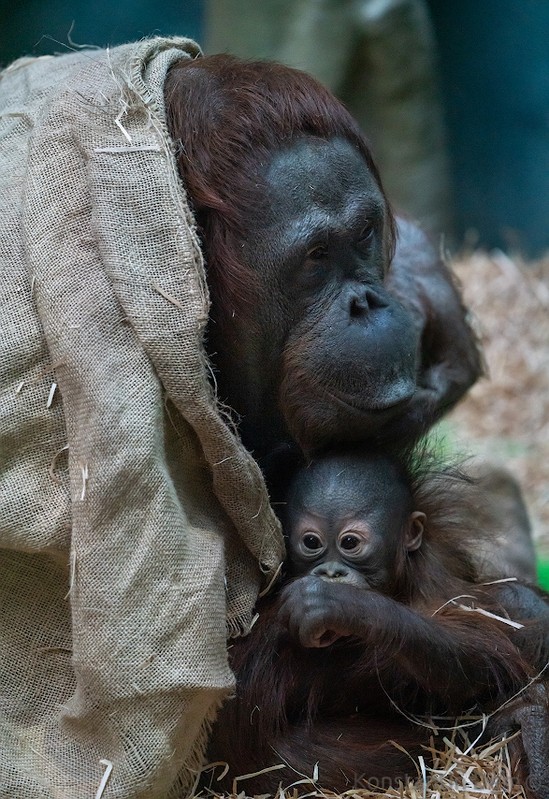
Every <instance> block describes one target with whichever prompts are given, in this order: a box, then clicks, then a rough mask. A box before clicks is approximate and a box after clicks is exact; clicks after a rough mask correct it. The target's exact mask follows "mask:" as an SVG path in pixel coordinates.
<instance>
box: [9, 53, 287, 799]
mask: <svg viewBox="0 0 549 799" xmlns="http://www.w3.org/2000/svg"><path fill="white" fill-rule="evenodd" d="M196 54H197V47H196V45H194V44H193V42H191V41H188V40H185V39H179V40H177V39H172V40H170V39H153V40H150V41H143V42H140V43H138V44H130V45H125V46H123V47H118V48H115V49H113V50H111V51H86V52H81V53H77V54H73V55H69V56H63V57H58V58H57V57H55V58H54V57H44V58H38V59H23V60H20V61H18V62H16V63H15V64H13V65H12V66H11V67H10V68H8V69H7V70H5V72H4V73H2V75H1V80H0V95H1V98H0V99H1V104H0V108H1V117H0V144H1V153H0V158H1V159H2V163H1V169H0V213H1V219H2V232H1V237H0V264H1V286H0V292H1V305H0V315H1V322H0V337H1V338H0V375H1V377H0V513H1V517H0V547H1V548H2V549H1V550H0V606H1V640H0V796H1V797H10V799H11V797H21V798H22V797H48V798H49V797H56V799H61V797H62V798H63V799H65V797H70V798H71V799H72V797H78V798H79V799H80V797H92V799H93V797H96V796H97V797H99V796H103V797H104V798H105V799H106V798H107V797H124V798H127V799H129V797H145V796H146V797H166V796H175V795H178V793H180V792H184V791H186V790H188V789H189V787H190V786H191V785H192V782H193V779H194V776H195V769H196V767H197V765H198V763H199V762H200V759H201V756H202V754H203V746H204V738H205V731H206V730H207V726H208V722H209V721H210V720H211V719H212V717H213V715H214V713H215V709H216V707H217V705H218V703H219V702H220V700H221V699H222V698H223V697H225V696H226V695H227V693H228V692H229V691H230V690H231V687H232V684H233V678H232V675H231V673H230V671H229V668H228V665H227V658H226V631H227V625H228V630H229V632H230V633H231V634H238V633H239V632H240V631H242V630H245V629H246V627H247V626H248V625H249V623H250V617H251V611H252V607H253V603H254V600H255V597H256V594H257V591H258V589H259V587H260V585H261V584H264V583H266V582H268V581H269V579H270V577H271V576H272V574H273V572H274V570H275V569H276V567H277V565H278V563H279V560H280V558H281V555H282V541H281V537H280V533H279V529H278V524H277V522H276V519H275V517H274V516H273V513H272V511H271V508H270V506H269V502H268V497H267V493H266V490H265V486H264V484H263V481H262V478H261V475H260V472H259V470H258V468H257V465H256V464H255V462H254V461H253V460H252V458H251V457H250V456H249V454H248V453H247V452H246V451H245V450H244V449H243V447H242V446H241V444H240V442H239V440H238V438H237V437H236V436H235V434H234V432H233V431H232V430H231V429H230V427H229V426H228V425H227V424H226V422H225V420H224V419H223V418H222V416H221V415H220V413H219V411H218V408H217V406H216V402H215V397H214V394H213V391H212V389H211V387H210V382H209V380H208V369H209V367H208V362H207V359H206V356H205V354H204V349H203V334H204V327H205V323H206V320H207V315H208V307H209V302H208V293H207V287H206V283H205V276H204V269H203V264H202V259H201V254H200V251H199V246H198V242H197V239H196V235H195V232H194V229H193V221H192V218H191V214H190V212H189V208H188V205H187V202H186V199H185V193H184V189H183V186H182V185H181V183H180V180H179V178H178V174H177V171H176V165H175V160H174V157H173V143H172V142H171V140H170V138H169V136H168V133H167V129H166V125H165V115H164V107H163V95H162V87H163V83H164V78H165V74H166V70H167V68H168V66H169V65H170V64H171V63H172V62H173V61H174V60H176V59H180V58H182V57H188V56H189V55H191V56H195V55H196ZM188 112H189V114H192V113H193V109H192V108H189V109H188ZM227 179H228V180H229V179H230V176H228V177H227ZM102 761H104V762H102ZM103 776H105V778H107V777H108V779H107V782H106V785H104V784H102V783H104V782H105V780H103V779H102V778H103Z"/></svg>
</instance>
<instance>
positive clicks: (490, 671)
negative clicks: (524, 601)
mask: <svg viewBox="0 0 549 799" xmlns="http://www.w3.org/2000/svg"><path fill="white" fill-rule="evenodd" d="M440 604H443V603H442V602H441V603H440ZM278 619H279V621H280V622H281V623H282V624H284V625H286V626H287V628H288V630H289V632H290V635H291V636H292V637H293V638H295V639H297V640H299V642H300V644H301V645H302V646H303V647H308V648H309V647H325V646H329V645H330V644H332V643H333V642H334V641H336V640H338V639H339V638H344V637H348V636H352V637H353V638H356V639H358V640H359V641H361V642H362V643H363V644H364V657H366V656H368V654H370V657H371V659H372V661H373V660H374V658H375V661H376V662H377V663H378V664H379V666H380V667H383V665H384V664H390V668H391V671H399V672H402V673H403V674H404V675H406V676H407V677H408V678H411V679H413V680H414V681H416V683H417V684H418V685H419V687H420V688H422V689H423V690H425V691H428V692H430V693H432V694H437V695H438V696H442V697H444V698H445V699H446V700H447V701H448V703H449V705H453V704H456V705H458V704H459V705H460V706H461V707H463V702H464V700H465V699H467V698H470V699H474V698H475V697H477V696H486V695H487V694H488V695H492V694H493V695H494V697H495V696H499V695H507V696H508V695H509V691H513V690H514V686H519V685H520V684H523V683H524V680H525V679H527V673H526V671H525V666H524V664H523V661H522V658H521V656H520V653H519V651H518V650H517V648H516V647H515V645H514V644H513V642H512V640H511V635H512V628H508V630H509V631H510V632H508V630H506V629H505V625H504V624H503V623H500V622H498V621H495V620H493V619H491V618H487V617H485V616H483V615H481V614H477V613H471V612H467V611H464V610H461V609H459V608H456V607H453V606H446V607H444V608H442V609H441V611H440V612H439V613H436V614H435V615H427V614H425V615H424V614H423V613H421V612H419V611H418V610H415V609H414V608H413V607H408V606H406V605H404V604H402V603H400V602H397V601H395V600H394V599H391V598H390V597H388V596H385V595H383V594H381V593H378V592H375V591H372V590H369V589H364V588H358V587H356V586H354V585H348V584H342V583H338V582H337V580H324V579H321V578H318V577H316V576H312V575H306V576H305V577H301V578H299V579H297V580H295V581H294V582H292V583H290V584H289V585H287V586H286V587H285V588H284V589H283V591H282V594H281V597H280V607H279V612H278Z"/></svg>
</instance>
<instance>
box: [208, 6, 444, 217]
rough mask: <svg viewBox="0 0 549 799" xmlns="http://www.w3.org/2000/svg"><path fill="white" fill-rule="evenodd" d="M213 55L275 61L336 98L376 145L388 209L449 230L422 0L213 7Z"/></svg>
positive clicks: (432, 54) (439, 116)
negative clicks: (307, 76) (307, 75)
mask: <svg viewBox="0 0 549 799" xmlns="http://www.w3.org/2000/svg"><path fill="white" fill-rule="evenodd" d="M206 9H207V10H206V50H207V52H210V53H211V52H222V51H230V52H232V53H235V54H236V55H239V56H242V57H245V58H272V59H275V60H278V61H282V62H284V63H286V64H290V65H291V66H295V67H297V68H299V69H304V70H306V71H307V72H310V73H311V74H313V75H315V76H316V77H317V78H318V79H319V80H321V81H322V82H323V83H324V84H325V85H327V86H328V87H329V88H330V89H331V90H332V91H334V92H335V93H336V94H337V95H338V96H340V97H341V98H342V99H343V100H344V102H345V103H346V104H347V106H348V107H349V108H350V110H351V112H352V113H353V114H354V115H355V116H356V117H357V119H358V121H359V122H360V124H361V126H362V127H363V129H364V130H365V132H366V133H367V135H368V136H369V137H370V139H371V141H372V143H373V149H374V153H375V155H376V159H377V161H378V163H379V166H380V169H381V173H382V176H383V182H384V185H385V188H386V189H387V192H388V194H389V197H390V199H391V201H392V203H393V204H394V205H395V206H396V207H397V208H398V209H399V210H402V211H404V212H406V213H408V214H410V215H411V216H413V217H415V218H416V219H418V220H419V221H420V222H421V223H422V224H423V225H424V227H425V228H426V229H427V230H429V231H431V232H434V233H438V232H444V233H447V232H448V231H449V218H450V213H449V204H450V201H449V190H448V178H447V165H446V152H445V144H444V134H443V123H442V112H441V108H440V103H439V99H438V92H437V85H436V68H435V61H436V57H435V46H434V42H433V36H432V31H431V25H430V20H429V16H428V13H427V11H426V9H425V5H424V3H423V0H361V2H353V1H352V0H262V2H261V3H253V4H252V3H250V2H249V0H208V1H207V3H206Z"/></svg>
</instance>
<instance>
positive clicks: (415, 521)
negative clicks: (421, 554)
mask: <svg viewBox="0 0 549 799" xmlns="http://www.w3.org/2000/svg"><path fill="white" fill-rule="evenodd" d="M426 521H427V516H426V515H425V514H424V513H422V512H421V511H420V510H415V511H414V512H413V513H411V514H410V518H409V519H408V529H407V531H406V539H405V542H404V544H405V547H406V549H407V551H408V552H415V550H416V549H419V548H420V546H421V544H422V542H423V529H424V525H425V522H426Z"/></svg>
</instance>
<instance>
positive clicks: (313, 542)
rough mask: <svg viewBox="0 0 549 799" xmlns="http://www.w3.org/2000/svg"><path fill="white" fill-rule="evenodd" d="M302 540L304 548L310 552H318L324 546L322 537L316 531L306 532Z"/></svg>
mask: <svg viewBox="0 0 549 799" xmlns="http://www.w3.org/2000/svg"><path fill="white" fill-rule="evenodd" d="M302 540H303V546H304V548H305V549H308V550H309V551H310V552H317V551H318V550H319V549H322V547H323V546H324V544H323V543H322V539H321V538H320V536H319V535H317V534H316V533H305V535H304V536H303V539H302Z"/></svg>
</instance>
